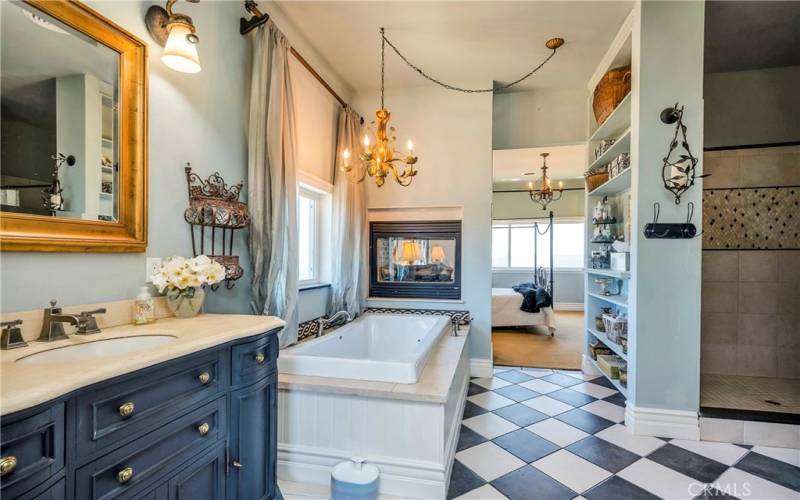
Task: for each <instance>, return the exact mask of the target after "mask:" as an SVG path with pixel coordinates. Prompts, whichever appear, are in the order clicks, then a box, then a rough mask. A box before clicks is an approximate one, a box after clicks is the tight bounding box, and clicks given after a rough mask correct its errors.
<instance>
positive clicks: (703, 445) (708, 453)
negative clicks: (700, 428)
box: [670, 439, 748, 465]
mask: <svg viewBox="0 0 800 500" xmlns="http://www.w3.org/2000/svg"><path fill="white" fill-rule="evenodd" d="M670 444H674V445H675V446H680V447H681V448H683V449H684V450H689V451H691V452H693V453H697V454H698V455H703V456H704V457H708V458H710V459H711V460H716V461H717V462H720V463H723V464H725V465H733V464H735V463H736V462H738V461H739V459H740V458H742V457H743V456H745V455H746V454H747V452H748V450H747V449H746V448H742V447H741V446H736V445H733V444H729V443H715V442H713V441H688V440H685V439H673V440H672V441H670Z"/></svg>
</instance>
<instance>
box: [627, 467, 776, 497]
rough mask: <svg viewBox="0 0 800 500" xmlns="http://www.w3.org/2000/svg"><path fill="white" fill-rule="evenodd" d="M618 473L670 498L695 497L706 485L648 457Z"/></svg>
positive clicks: (658, 494)
mask: <svg viewBox="0 0 800 500" xmlns="http://www.w3.org/2000/svg"><path fill="white" fill-rule="evenodd" d="M617 475H618V476H619V477H621V478H622V479H624V480H626V481H628V482H631V483H633V484H635V485H636V486H638V487H640V488H642V489H644V490H646V491H648V492H650V493H652V494H654V495H657V496H660V497H661V498H668V499H670V500H679V499H687V500H688V499H691V498H694V497H695V496H697V495H698V494H700V492H701V491H703V488H704V487H705V484H704V483H701V482H699V481H696V480H694V479H692V478H690V477H688V476H684V475H683V474H681V473H680V472H678V471H675V470H672V469H670V468H668V467H664V466H663V465H661V464H658V463H656V462H653V461H652V460H648V459H646V458H642V459H641V460H637V461H636V462H634V463H632V464H631V465H629V466H628V467H626V468H624V469H622V470H621V471H619V472H618V473H617ZM756 498H763V497H756Z"/></svg>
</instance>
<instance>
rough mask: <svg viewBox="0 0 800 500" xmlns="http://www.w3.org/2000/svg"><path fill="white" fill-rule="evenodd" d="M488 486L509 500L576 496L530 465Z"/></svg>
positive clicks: (549, 499) (556, 498)
mask: <svg viewBox="0 0 800 500" xmlns="http://www.w3.org/2000/svg"><path fill="white" fill-rule="evenodd" d="M490 484H491V485H492V486H494V487H495V488H497V490H498V491H499V492H500V493H502V494H503V495H505V496H507V497H508V498H510V499H511V500H531V499H532V498H537V499H539V498H541V499H546V500H561V499H564V500H567V499H571V498H574V497H575V495H577V493H575V492H574V491H572V490H571V489H569V488H567V487H566V486H564V485H563V484H561V483H559V482H558V481H556V480H555V479H552V478H551V477H550V476H548V475H547V474H545V473H544V472H540V471H539V470H537V469H534V468H533V467H531V466H530V465H526V466H525V467H521V468H519V469H517V470H515V471H513V472H509V473H508V474H506V475H505V476H502V477H499V478H497V479H495V480H494V481H492V482H491V483H490Z"/></svg>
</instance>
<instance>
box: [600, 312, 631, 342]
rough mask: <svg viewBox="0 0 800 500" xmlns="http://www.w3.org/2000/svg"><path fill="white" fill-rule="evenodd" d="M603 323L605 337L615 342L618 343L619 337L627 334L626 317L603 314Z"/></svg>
mask: <svg viewBox="0 0 800 500" xmlns="http://www.w3.org/2000/svg"><path fill="white" fill-rule="evenodd" d="M603 324H604V325H605V327H606V337H608V340H610V341H611V342H614V343H615V344H620V340H619V338H620V337H627V336H628V318H626V317H624V316H612V315H611V314H603Z"/></svg>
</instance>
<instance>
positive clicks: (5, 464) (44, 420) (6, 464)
mask: <svg viewBox="0 0 800 500" xmlns="http://www.w3.org/2000/svg"><path fill="white" fill-rule="evenodd" d="M0 439H2V442H0V460H2V462H0V471H4V472H3V473H2V476H0V497H2V498H15V497H17V496H19V495H20V494H22V493H24V492H26V491H28V490H30V489H31V488H33V487H35V486H37V485H39V484H41V483H43V482H45V481H47V480H48V479H49V478H50V477H52V476H53V475H54V474H56V473H57V472H58V471H60V470H61V469H62V468H63V467H64V404H63V403H57V404H56V405H54V406H52V407H50V408H47V409H45V410H42V411H40V412H37V413H33V414H31V415H29V416H25V417H22V418H19V419H17V418H16V417H14V416H11V417H3V425H2V428H1V429H0Z"/></svg>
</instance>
